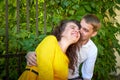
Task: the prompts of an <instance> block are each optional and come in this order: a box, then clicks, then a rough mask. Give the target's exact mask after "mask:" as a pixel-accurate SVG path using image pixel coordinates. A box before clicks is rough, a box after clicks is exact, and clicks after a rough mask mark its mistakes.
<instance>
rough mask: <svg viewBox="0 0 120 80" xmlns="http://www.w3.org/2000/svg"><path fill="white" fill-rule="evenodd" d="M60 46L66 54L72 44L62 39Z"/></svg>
mask: <svg viewBox="0 0 120 80" xmlns="http://www.w3.org/2000/svg"><path fill="white" fill-rule="evenodd" d="M59 45H60V47H61V49H62V51H63V52H64V53H66V50H67V48H68V47H69V45H70V43H69V41H68V40H66V39H61V40H60V41H59Z"/></svg>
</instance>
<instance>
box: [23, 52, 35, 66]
mask: <svg viewBox="0 0 120 80" xmlns="http://www.w3.org/2000/svg"><path fill="white" fill-rule="evenodd" d="M25 58H26V60H27V65H28V66H37V63H36V53H35V52H28V53H27V54H26V56H25Z"/></svg>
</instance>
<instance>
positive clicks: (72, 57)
mask: <svg viewBox="0 0 120 80" xmlns="http://www.w3.org/2000/svg"><path fill="white" fill-rule="evenodd" d="M69 22H73V23H75V24H76V25H77V26H78V27H79V29H80V28H81V26H80V22H79V21H77V20H62V21H61V22H60V24H59V25H58V26H57V27H55V29H54V30H53V31H52V35H55V36H56V38H57V40H58V41H60V40H61V37H62V36H61V34H62V33H63V31H64V30H65V27H66V25H67V23H69ZM79 41H80V39H79ZM79 41H78V42H77V43H75V44H71V45H70V46H69V47H68V49H67V51H66V55H67V57H68V58H69V61H70V63H69V68H70V69H72V70H73V72H74V70H75V65H77V59H78V58H77V52H76V51H77V49H79Z"/></svg>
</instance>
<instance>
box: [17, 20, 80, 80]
mask: <svg viewBox="0 0 120 80" xmlns="http://www.w3.org/2000/svg"><path fill="white" fill-rule="evenodd" d="M80 27H81V26H80V23H79V22H78V21H76V20H64V21H61V23H60V24H59V25H58V26H57V27H56V28H55V30H54V31H53V32H52V35H49V36H47V37H45V38H44V39H43V41H42V42H41V43H40V44H39V45H38V46H37V48H36V50H35V52H36V57H37V66H26V70H25V71H24V72H23V74H22V75H21V76H20V77H19V79H18V80H67V79H68V68H71V69H72V70H73V71H74V65H75V64H76V61H77V56H76V48H77V41H78V40H80V33H79V29H80Z"/></svg>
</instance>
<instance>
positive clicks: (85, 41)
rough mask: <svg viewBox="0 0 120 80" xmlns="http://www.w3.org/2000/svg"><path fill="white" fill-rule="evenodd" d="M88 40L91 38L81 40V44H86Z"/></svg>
mask: <svg viewBox="0 0 120 80" xmlns="http://www.w3.org/2000/svg"><path fill="white" fill-rule="evenodd" d="M88 41H89V39H88V40H83V41H81V44H82V45H85V44H86V43H87V42H88Z"/></svg>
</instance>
